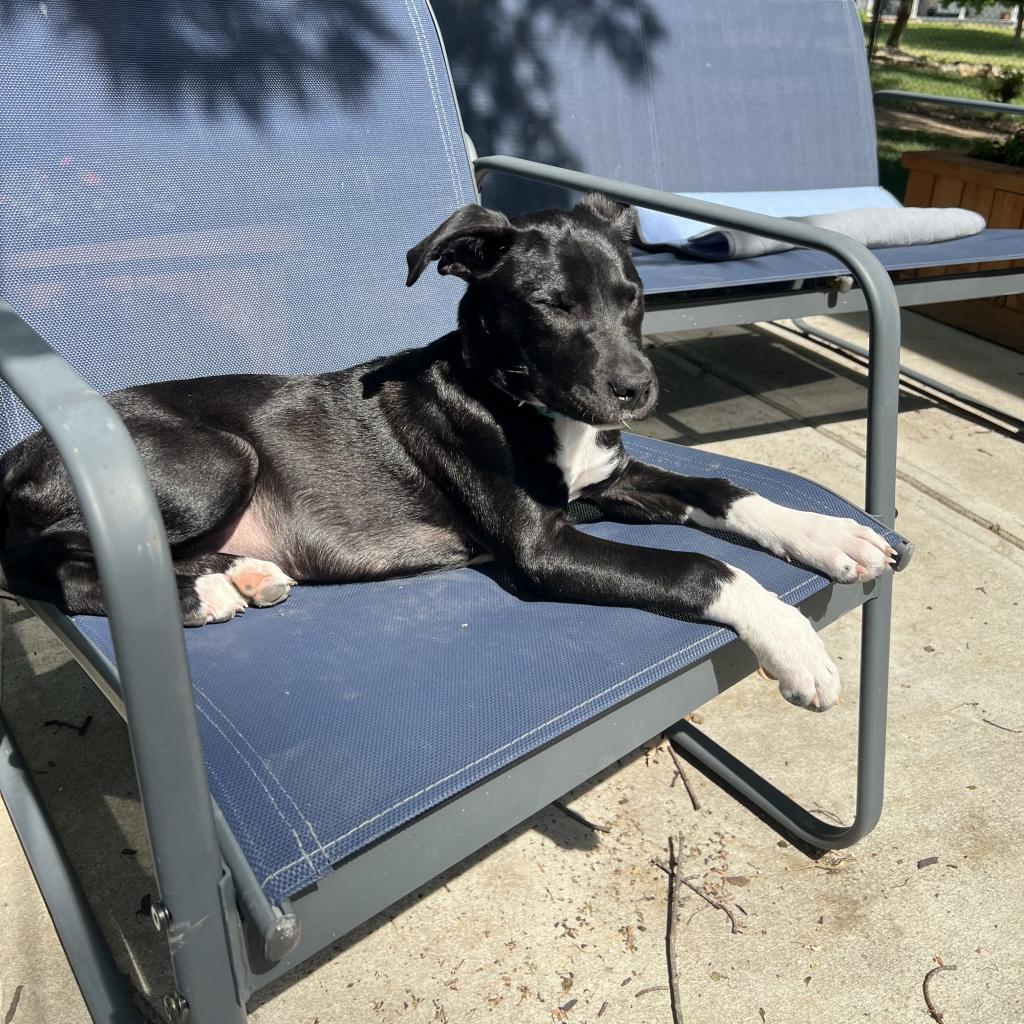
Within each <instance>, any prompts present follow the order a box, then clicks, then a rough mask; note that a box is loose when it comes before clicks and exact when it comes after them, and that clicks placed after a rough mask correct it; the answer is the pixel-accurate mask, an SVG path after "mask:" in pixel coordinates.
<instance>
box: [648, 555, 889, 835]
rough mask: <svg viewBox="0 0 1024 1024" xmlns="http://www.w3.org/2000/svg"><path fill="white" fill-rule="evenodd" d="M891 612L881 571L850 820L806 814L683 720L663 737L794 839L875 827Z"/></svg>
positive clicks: (872, 606) (868, 638)
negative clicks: (836, 821)
mask: <svg viewBox="0 0 1024 1024" xmlns="http://www.w3.org/2000/svg"><path fill="white" fill-rule="evenodd" d="M891 618H892V577H891V575H887V576H885V577H883V578H882V579H880V580H879V581H878V584H877V585H876V590H875V595H874V596H873V597H872V598H871V600H869V601H868V602H867V603H866V604H865V605H864V606H863V622H862V629H861V667H860V720H859V725H858V741H857V813H856V815H855V817H854V819H853V822H852V823H851V824H850V825H846V826H837V825H831V824H829V823H828V822H825V821H822V820H821V819H820V818H818V817H816V816H815V815H813V814H811V813H810V812H809V811H807V810H806V809H805V808H804V807H801V806H800V804H798V803H797V802H796V801H795V800H793V799H792V798H790V797H789V796H787V795H786V794H785V793H783V792H782V791H781V790H779V789H777V788H776V787H775V786H773V785H772V784H771V783H770V782H768V781H767V780H766V779H764V778H762V776H760V775H758V774H757V773H756V772H755V771H753V769H751V768H749V767H748V766H747V765H746V764H744V763H743V762H742V761H740V760H739V758H737V757H735V756H734V755H732V754H730V753H729V751H727V750H725V749H724V748H723V747H721V746H719V745H718V744H717V743H715V741H714V740H712V739H710V738H709V737H707V736H705V735H704V734H703V733H702V732H701V731H700V730H699V729H696V728H694V726H692V725H691V724H690V723H689V722H679V723H678V724H676V725H675V726H673V728H672V729H670V730H669V731H668V736H669V738H670V739H671V740H673V741H674V742H675V743H677V744H679V746H680V747H682V749H683V750H685V751H686V752H687V754H689V755H690V756H691V757H692V758H693V759H694V760H695V761H696V762H697V763H698V764H700V765H701V766H702V767H704V768H705V769H706V770H707V771H708V772H709V773H710V774H711V775H713V776H718V777H719V778H720V779H722V780H723V781H724V782H726V783H727V784H728V785H730V786H732V787H733V788H734V789H735V790H737V791H738V792H739V793H741V794H742V795H743V796H745V797H746V798H747V799H748V800H750V801H751V802H752V803H753V804H754V805H755V806H757V807H759V808H760V809H761V810H762V811H763V812H764V813H765V814H767V815H768V816H769V817H770V818H771V819H772V820H774V821H775V822H777V823H778V824H779V825H781V826H782V827H783V828H784V829H785V830H786V831H787V832H788V833H790V834H791V835H792V836H794V837H796V838H797V839H800V840H802V841H803V842H804V843H809V844H810V845H811V846H815V847H817V848H819V849H824V850H838V849H841V848H842V847H845V846H852V845H853V844H854V843H856V842H857V841H858V840H860V839H862V838H863V837H864V836H866V835H867V834H868V833H869V832H870V831H871V830H872V829H873V828H874V827H875V825H876V824H877V823H878V819H879V817H880V816H881V813H882V798H883V790H884V785H885V725H886V703H887V694H888V686H889V631H890V624H891Z"/></svg>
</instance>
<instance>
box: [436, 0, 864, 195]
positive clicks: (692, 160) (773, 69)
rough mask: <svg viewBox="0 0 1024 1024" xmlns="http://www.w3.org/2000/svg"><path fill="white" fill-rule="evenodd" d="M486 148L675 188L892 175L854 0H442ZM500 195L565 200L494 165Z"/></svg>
mask: <svg viewBox="0 0 1024 1024" xmlns="http://www.w3.org/2000/svg"><path fill="white" fill-rule="evenodd" d="M434 9H435V12H436V14H437V17H438V21H439V22H440V25H441V32H442V36H443V38H444V42H445V47H446V49H447V52H448V58H449V61H450V62H451V67H452V75H453V78H454V80H455V86H456V92H457V95H458V97H459V104H460V106H461V109H462V117H463V121H464V123H465V126H466V131H467V132H468V133H469V135H470V136H471V137H472V139H473V142H474V143H475V145H476V148H477V150H478V152H479V153H480V154H482V155H483V154H489V153H505V154H508V155H511V156H520V157H526V158H528V159H533V160H541V161H545V162H552V163H558V164H562V165H563V166H567V167H571V168H573V169H576V170H582V171H589V172H591V173H593V174H602V175H606V176H609V177H612V178H620V179H624V180H626V181H631V182H634V183H636V184H641V185H648V186H653V187H655V188H662V189H667V190H668V191H671V192H737V191H752V190H766V189H798V188H808V189H810V188H834V187H839V186H854V185H874V184H877V182H878V169H877V158H876V150H875V125H874V115H873V112H872V103H871V89H870V84H869V81H868V72H867V62H866V59H865V53H864V37H863V31H862V28H861V25H860V21H859V19H858V16H857V11H856V8H855V5H854V3H853V0H728V2H721V0H628V2H627V0H557V2H555V0H434ZM482 193H483V200H484V203H485V204H486V205H495V206H498V207H500V208H502V209H506V210H509V211H516V212H518V211H519V210H521V209H525V208H531V207H533V208H536V207H537V206H539V205H551V204H555V205H558V204H560V202H562V201H564V200H565V198H566V196H565V194H564V193H560V192H559V190H555V189H552V188H549V187H547V186H535V185H529V184H524V183H523V181H522V180H521V179H513V178H510V177H508V176H505V175H491V176H489V178H488V180H487V181H485V183H484V186H483V188H482Z"/></svg>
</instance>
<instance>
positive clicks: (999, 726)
mask: <svg viewBox="0 0 1024 1024" xmlns="http://www.w3.org/2000/svg"><path fill="white" fill-rule="evenodd" d="M982 721H983V722H984V723H985V724H986V725H994V726H995V727H996V728H997V729H1002V730H1003V732H1014V733H1018V734H1019V733H1022V732H1024V729H1011V728H1010V727H1009V726H1008V725H1000V724H999V723H998V722H990V721H989V720H988V719H987V718H983V719H982Z"/></svg>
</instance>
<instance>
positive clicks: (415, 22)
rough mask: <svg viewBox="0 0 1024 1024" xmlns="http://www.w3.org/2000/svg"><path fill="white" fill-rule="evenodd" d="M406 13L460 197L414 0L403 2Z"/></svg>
mask: <svg viewBox="0 0 1024 1024" xmlns="http://www.w3.org/2000/svg"><path fill="white" fill-rule="evenodd" d="M405 9H406V13H407V14H408V15H409V20H410V22H412V26H413V31H415V33H416V45H417V46H418V47H419V49H420V57H421V58H422V60H423V70H424V71H425V72H426V76H427V85H429V86H430V98H431V100H432V102H433V104H434V113H435V114H436V115H437V124H438V127H439V128H440V129H441V139H442V141H443V142H444V152H445V157H446V158H447V160H448V173H449V174H450V175H451V178H452V191H453V192H454V193H455V194H456V195H457V196H460V197H461V195H462V190H461V188H460V187H459V180H458V172H457V170H456V164H455V154H454V151H453V149H452V144H451V138H450V137H449V134H448V125H447V123H446V121H445V119H444V115H443V114H442V103H441V94H440V91H439V89H438V86H437V79H436V76H435V74H434V71H433V67H432V65H431V62H430V59H429V57H428V54H427V49H428V44H427V36H426V33H425V32H424V30H423V23H422V21H421V20H420V15H419V11H418V10H417V8H416V5H415V0H405Z"/></svg>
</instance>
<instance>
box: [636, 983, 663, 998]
mask: <svg viewBox="0 0 1024 1024" xmlns="http://www.w3.org/2000/svg"><path fill="white" fill-rule="evenodd" d="M667 991H668V985H651V987H650V988H642V989H640V991H639V992H634V993H633V998H634V999H639V998H640V997H641V996H645V995H647V994H648V993H649V992H667Z"/></svg>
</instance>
